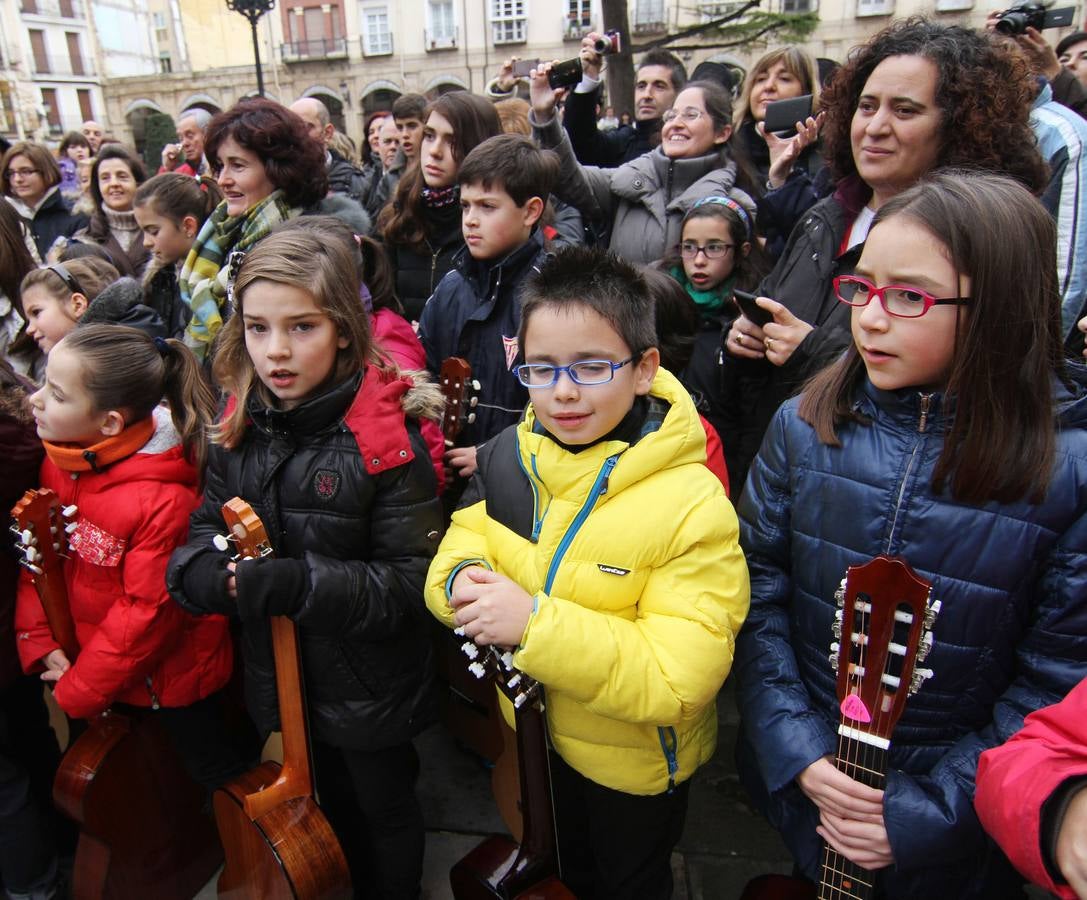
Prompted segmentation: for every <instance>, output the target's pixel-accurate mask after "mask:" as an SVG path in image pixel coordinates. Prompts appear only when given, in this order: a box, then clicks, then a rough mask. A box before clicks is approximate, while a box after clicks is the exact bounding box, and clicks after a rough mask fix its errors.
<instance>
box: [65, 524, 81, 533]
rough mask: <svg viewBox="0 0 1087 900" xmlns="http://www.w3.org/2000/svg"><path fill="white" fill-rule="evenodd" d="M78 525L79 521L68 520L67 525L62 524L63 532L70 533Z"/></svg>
mask: <svg viewBox="0 0 1087 900" xmlns="http://www.w3.org/2000/svg"><path fill="white" fill-rule="evenodd" d="M78 527H79V523H78V522H69V523H68V524H67V525H65V526H64V533H65V534H71V533H72V532H73V531H75V530H76V529H77V528H78Z"/></svg>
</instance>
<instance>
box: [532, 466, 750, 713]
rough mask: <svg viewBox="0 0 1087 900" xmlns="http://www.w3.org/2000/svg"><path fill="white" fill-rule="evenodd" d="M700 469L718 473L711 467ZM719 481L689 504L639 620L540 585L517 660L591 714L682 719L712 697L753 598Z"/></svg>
mask: <svg viewBox="0 0 1087 900" xmlns="http://www.w3.org/2000/svg"><path fill="white" fill-rule="evenodd" d="M691 474H692V476H693V475H694V474H695V473H693V472H692V473H691ZM698 474H699V475H701V476H704V477H705V479H712V478H713V476H712V475H711V474H710V473H709V472H708V471H706V470H705V469H701V470H700V472H699V473H698ZM692 480H693V479H692ZM714 487H715V488H716V490H715V491H714V492H713V493H710V492H709V491H700V492H699V493H700V494H701V497H699V499H697V500H695V501H693V502H692V503H691V505H690V506H689V508H688V509H687V510H686V511H685V514H684V516H683V518H682V524H681V525H680V526H679V527H678V528H677V529H676V533H675V535H674V536H673V539H672V544H671V547H670V553H669V554H668V560H667V561H666V562H664V563H663V564H661V565H659V566H657V567H655V568H654V569H653V570H652V571H651V572H650V573H649V576H648V578H647V580H646V583H645V585H644V587H643V589H642V593H641V597H640V598H639V600H638V607H637V615H636V617H635V618H634V619H633V620H626V619H621V618H618V617H616V616H609V615H606V614H604V613H601V612H598V611H596V610H593V609H589V608H586V607H584V606H581V605H580V604H578V603H575V602H573V601H570V600H565V599H563V598H562V597H558V596H554V595H547V594H544V593H542V592H541V593H539V594H537V596H536V607H535V609H534V611H533V613H532V615H531V617H530V618H529V622H528V627H527V628H526V629H525V633H524V636H523V637H522V639H521V647H520V648H519V649H518V651H517V652H516V653H515V655H514V663H515V665H516V666H517V667H518V668H519V669H521V670H522V671H524V672H526V673H527V674H529V675H531V676H532V677H533V678H535V679H537V680H538V681H540V682H542V683H543V684H545V685H547V686H548V687H550V688H552V689H554V690H557V691H562V692H563V693H564V694H567V695H569V696H570V697H572V698H574V699H575V700H577V701H578V702H580V703H583V704H584V705H585V707H586V708H587V709H588V710H590V711H591V712H594V713H597V714H599V715H604V716H610V717H612V718H615V719H619V720H622V721H625V722H634V723H642V724H655V725H662V724H669V723H671V724H675V723H679V722H683V721H685V720H688V719H691V718H694V717H695V716H697V715H698V714H699V713H700V711H701V710H702V709H703V708H704V707H705V706H706V705H707V704H708V703H711V702H713V698H714V697H715V696H716V694H717V691H718V690H719V689H720V687H721V684H722V683H723V682H724V680H725V677H726V676H727V675H728V673H729V670H730V668H731V666H732V658H733V650H734V642H735V635H736V633H737V632H738V631H739V629H740V626H741V624H742V623H743V620H744V616H745V615H746V614H747V608H748V603H749V601H750V592H749V585H748V576H747V566H746V565H745V563H744V558H743V554H742V553H741V552H740V545H739V540H738V533H737V530H738V529H737V522H736V514H735V513H734V512H733V510H732V507H731V506H730V505H729V504H728V501H727V500H725V498H724V496H723V494H722V493H721V491H720V488H719V487H717V486H716V485H714ZM635 673H637V674H636V677H635Z"/></svg>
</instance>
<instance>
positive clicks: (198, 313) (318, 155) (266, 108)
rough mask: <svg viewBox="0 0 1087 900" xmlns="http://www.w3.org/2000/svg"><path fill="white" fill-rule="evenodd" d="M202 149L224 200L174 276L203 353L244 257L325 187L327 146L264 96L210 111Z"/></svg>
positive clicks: (189, 340)
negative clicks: (210, 118) (311, 135)
mask: <svg viewBox="0 0 1087 900" xmlns="http://www.w3.org/2000/svg"><path fill="white" fill-rule="evenodd" d="M204 155H205V156H206V157H207V160H208V164H209V165H210V166H211V168H212V171H213V172H214V173H215V177H216V181H217V182H218V184H219V187H220V189H221V190H222V192H223V197H224V200H223V202H222V203H220V204H219V205H218V206H217V207H216V208H215V211H214V212H213V213H212V214H211V215H210V216H209V217H208V219H207V220H206V221H205V222H204V225H203V227H201V229H200V232H199V234H197V236H196V241H195V243H194V244H193V246H192V249H191V250H190V251H189V255H188V257H187V258H186V260H185V265H184V267H183V268H182V270H181V274H180V275H179V276H178V282H179V285H180V288H181V300H182V302H183V303H185V304H186V305H187V306H188V307H189V308H190V309H191V310H192V319H191V320H190V322H189V325H188V328H187V329H186V331H185V343H186V344H187V345H188V346H189V347H190V348H191V349H192V350H193V352H194V353H196V355H197V357H198V358H200V359H204V358H205V357H206V356H207V351H208V347H209V346H210V344H211V343H212V341H214V340H215V336H216V335H217V334H218V333H219V329H220V328H222V325H223V317H224V315H225V314H226V311H225V309H224V307H225V304H226V300H227V295H228V291H229V288H230V285H231V284H232V283H233V279H234V274H235V272H236V270H237V266H238V264H240V262H241V256H243V255H244V254H245V252H246V251H248V250H249V249H251V248H252V247H253V246H254V245H256V243H257V242H258V241H260V240H261V239H262V238H264V237H266V236H267V235H268V233H269V232H271V230H272V229H273V228H275V226H276V225H278V224H279V223H280V222H286V221H287V220H288V219H293V218H294V217H295V216H298V215H301V214H302V212H303V211H304V210H305V209H307V208H310V207H315V206H317V205H318V204H319V203H320V201H321V199H322V198H323V197H324V196H325V194H327V193H328V176H327V174H326V172H325V157H324V148H323V147H322V146H321V145H320V144H319V143H317V142H316V141H313V140H312V139H311V138H310V137H309V134H308V133H307V131H306V124H305V122H303V121H302V119H301V118H300V117H299V116H297V115H296V114H295V113H293V112H291V111H290V110H289V109H287V108H286V107H285V106H281V105H280V104H278V103H274V102H273V101H271V100H265V99H264V98H263V97H250V98H247V99H245V100H240V101H238V103H236V104H235V105H234V106H233V107H231V108H230V109H228V110H226V111H225V112H221V113H219V114H218V115H217V116H215V118H214V119H212V120H211V124H210V125H209V126H208V132H207V136H206V137H205V139H204ZM359 212H360V213H361V209H360V210H359ZM363 216H364V217H365V214H363ZM367 224H368V223H367ZM363 230H365V229H363ZM237 254H241V256H237ZM231 257H235V258H234V259H233V260H232V259H231Z"/></svg>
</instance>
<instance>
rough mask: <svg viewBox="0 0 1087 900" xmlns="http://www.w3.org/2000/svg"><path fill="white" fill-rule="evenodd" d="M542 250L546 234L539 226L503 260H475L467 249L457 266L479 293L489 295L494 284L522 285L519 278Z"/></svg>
mask: <svg viewBox="0 0 1087 900" xmlns="http://www.w3.org/2000/svg"><path fill="white" fill-rule="evenodd" d="M543 249H544V238H543V231H542V230H541V229H540V228H538V227H536V228H533V229H532V234H530V235H529V238H528V240H527V241H525V242H524V243H523V244H522V245H521V246H520V247H517V248H516V249H515V250H511V251H510V252H509V253H508V254H507V255H506V256H504V257H503V258H502V259H500V260H497V261H495V260H479V259H475V258H473V256H472V254H471V253H469V252H468V248H467V247H465V248H464V249H463V250H461V251H459V252H458V253H457V260H456V266H457V268H458V269H460V272H461V274H462V275H463V276H464V277H465V278H466V279H468V281H469V282H470V283H471V285H472V287H473V288H474V289H475V291H476V293H477V294H479V295H480V296H484V295H488V296H489V295H490V294H491V291H492V285H493V286H494V287H495V288H497V287H498V286H499V285H501V284H502V283H503V282H507V283H513V284H519V283H520V277H519V276H520V275H522V274H523V273H524V272H525V271H526V270H527V269H529V268H530V267H531V266H532V263H533V262H534V261H535V260H536V257H537V256H539V255H540V253H541V252H542V251H543Z"/></svg>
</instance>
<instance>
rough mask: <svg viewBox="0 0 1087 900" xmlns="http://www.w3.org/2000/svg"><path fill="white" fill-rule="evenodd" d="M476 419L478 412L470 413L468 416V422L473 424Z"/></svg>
mask: <svg viewBox="0 0 1087 900" xmlns="http://www.w3.org/2000/svg"><path fill="white" fill-rule="evenodd" d="M475 420H476V414H475V413H468V418H467V422H468V424H469V425H471V424H472V423H473V422H475Z"/></svg>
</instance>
